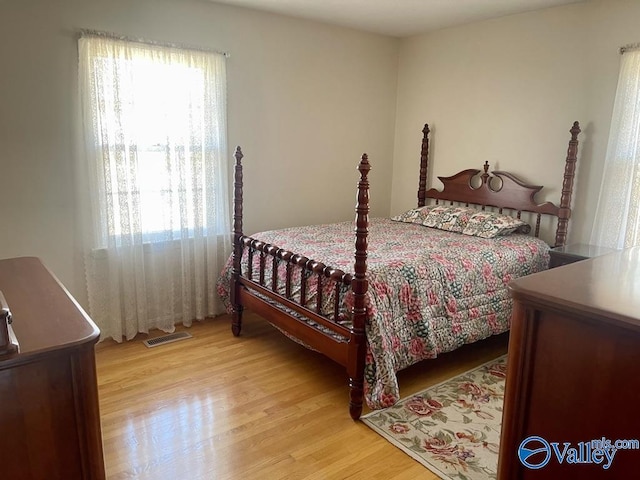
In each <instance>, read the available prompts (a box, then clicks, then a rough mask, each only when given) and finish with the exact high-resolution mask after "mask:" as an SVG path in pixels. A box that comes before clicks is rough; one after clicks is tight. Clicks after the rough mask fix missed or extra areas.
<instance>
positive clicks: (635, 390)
mask: <svg viewBox="0 0 640 480" xmlns="http://www.w3.org/2000/svg"><path fill="white" fill-rule="evenodd" d="M510 288H511V292H512V295H513V298H514V300H515V305H514V312H513V318H512V326H511V336H510V340H509V357H508V371H507V384H506V392H505V405H504V414H503V424H502V437H501V444H500V458H499V466H498V478H499V479H501V480H516V479H529V478H535V479H554V480H555V479H563V478H567V479H569V478H579V479H581V480H583V479H584V480H589V479H600V478H606V479H629V478H636V476H637V473H636V472H637V470H638V462H639V461H640V450H630V449H624V450H618V451H617V452H616V453H615V456H614V457H613V459H612V460H611V461H610V462H609V461H608V459H607V458H606V457H604V458H603V457H602V456H601V455H600V454H598V453H595V452H594V450H595V449H594V447H597V444H594V445H590V446H589V447H587V445H586V443H589V442H590V441H591V440H596V439H602V438H603V437H605V439H607V440H611V441H615V440H636V439H640V415H638V411H639V410H638V409H639V408H640V248H633V249H630V250H625V251H621V252H617V253H611V254H608V255H603V256H600V257H596V258H592V259H588V260H584V261H581V262H577V263H573V264H571V265H567V266H564V267H562V268H556V269H552V270H548V271H545V272H541V273H538V274H534V275H530V276H527V277H523V278H520V279H518V280H516V281H514V282H513V283H512V284H511V286H510ZM530 436H538V437H540V438H542V439H544V441H545V442H546V443H547V444H548V445H550V444H551V443H552V442H556V443H557V446H556V448H558V450H559V452H560V453H561V454H562V453H564V455H561V457H562V462H560V461H559V460H558V456H557V455H556V454H555V451H554V447H553V446H552V445H551V448H548V447H547V446H546V445H545V444H544V443H542V442H540V441H539V440H530V441H528V442H526V443H525V442H524V441H525V440H526V439H528V438H529V437H530ZM580 442H582V445H581V444H580ZM565 443H570V445H569V446H565ZM521 447H523V448H522V449H521ZM571 448H575V452H574V451H572V450H570V449H571ZM537 449H540V451H539V452H538V453H537V454H535V455H532V456H531V457H527V455H528V453H529V452H530V451H533V450H537ZM528 451H529V452H528ZM547 452H549V455H548V456H549V458H548V463H546V464H545V465H543V466H541V468H539V469H531V468H528V467H525V466H524V465H523V463H522V460H521V459H522V458H525V459H527V460H526V461H527V462H528V463H529V464H530V466H531V465H533V466H540V465H541V463H543V462H544V460H545V458H547V457H546V455H547ZM569 460H571V461H572V462H573V463H571V462H570V461H569ZM576 460H586V462H585V461H583V462H582V463H579V464H578V463H576V462H575V461H576ZM606 464H609V468H607V469H605V468H604V465H606Z"/></svg>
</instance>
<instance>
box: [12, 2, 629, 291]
mask: <svg viewBox="0 0 640 480" xmlns="http://www.w3.org/2000/svg"><path fill="white" fill-rule="evenodd" d="M638 19H640V1H638V0H594V1H591V2H588V3H583V4H575V5H570V6H566V7H559V8H553V9H548V10H543V11H538V12H531V13H526V14H522V15H515V16H510V17H503V18H499V19H496V20H490V21H485V22H478V23H475V24H470V25H466V26H462V27H458V28H450V29H445V30H441V31H438V32H434V33H431V34H425V35H419V36H415V37H410V38H407V39H403V40H398V39H392V38H388V37H384V36H378V35H370V34H366V33H361V32H356V31H353V30H349V29H344V28H339V27H332V26H328V25H323V24H320V23H315V22H307V21H303V20H296V19H292V18H287V17H283V16H278V15H270V14H265V13H259V12H254V11H251V10H245V9H239V8H234V7H228V6H222V5H216V4H212V3H210V2H208V1H204V0H203V1H198V0H136V1H135V2H131V1H127V0H0V58H1V59H2V61H1V62H0V185H1V187H0V195H1V197H0V198H1V199H0V228H2V233H1V234H0V258H5V257H12V256H18V255H36V256H39V257H41V258H42V259H43V260H44V261H45V263H46V264H47V265H48V266H49V267H50V268H51V269H52V270H53V271H54V272H55V273H56V274H57V275H58V276H59V278H60V279H61V280H62V281H63V282H64V283H65V284H66V285H67V286H68V288H69V289H70V290H71V292H72V293H73V294H74V295H76V296H77V297H78V299H79V300H80V301H81V303H83V302H84V298H85V292H84V279H83V270H82V261H81V255H80V248H79V243H78V241H77V238H78V235H77V232H78V227H79V226H78V225H77V222H76V221H75V210H76V202H75V179H74V164H75V162H76V151H77V149H76V148H75V145H76V143H77V139H78V122H77V114H76V110H77V97H76V95H77V81H76V75H77V67H76V65H77V47H76V38H77V37H76V31H77V29H79V28H93V29H97V30H106V31H112V32H116V33H121V34H125V35H131V36H140V37H146V38H149V39H154V40H160V41H170V42H171V41H172V42H182V43H187V44H193V45H201V46H204V47H210V48H214V49H219V50H224V51H228V52H230V53H231V57H230V58H229V60H228V62H229V63H228V80H229V105H228V111H229V146H230V153H232V147H233V146H235V145H236V144H241V145H242V146H243V149H244V152H245V162H244V163H245V167H246V168H245V185H246V188H245V205H246V216H245V218H246V222H245V225H246V231H247V232H249V233H252V232H255V231H257V230H263V229H271V228H277V227H284V226H290V225H301V224H308V223H321V222H332V221H338V220H344V219H349V218H351V217H352V216H353V205H354V195H355V183H356V180H357V172H356V170H355V168H356V165H357V161H358V158H359V156H360V154H361V153H362V152H364V151H366V152H368V153H369V154H370V158H371V161H372V164H373V170H372V173H371V185H372V187H371V188H372V195H371V199H372V208H373V210H372V215H386V214H388V213H396V212H399V211H401V210H404V209H407V208H410V207H413V206H414V205H415V203H416V190H417V173H418V160H419V147H420V138H421V129H422V125H423V124H424V123H425V122H429V123H430V124H431V126H432V129H433V132H432V140H433V142H432V147H433V157H432V160H433V165H432V166H433V168H432V171H431V176H432V178H433V174H434V173H435V174H437V175H449V174H451V173H453V172H456V171H458V170H459V169H461V168H469V167H471V166H472V165H473V166H477V167H478V168H480V166H481V165H482V164H483V163H484V161H485V160H489V162H491V164H492V167H493V168H501V169H505V170H512V171H514V172H519V173H522V174H523V175H524V177H525V179H526V180H531V181H535V182H539V183H542V184H544V185H545V186H547V187H548V189H547V196H546V198H547V199H550V200H554V201H557V200H558V199H559V194H560V187H561V182H562V169H563V161H564V157H565V154H566V147H567V141H568V139H569V133H568V130H569V128H570V126H571V122H573V121H574V120H580V122H581V124H582V126H583V134H582V135H581V137H580V140H581V155H580V158H579V166H578V174H577V178H576V186H575V195H574V218H573V222H572V224H571V226H570V232H569V240H570V241H588V238H589V234H590V231H591V223H592V217H593V211H594V209H595V205H596V201H597V194H598V190H599V181H600V173H601V170H602V162H603V159H604V153H605V151H606V141H607V136H608V129H609V123H610V115H611V110H612V106H613V98H614V94H615V87H616V81H617V75H618V64H619V55H618V53H617V49H618V47H619V46H621V45H624V44H627V43H631V42H637V41H640V33H639V31H638V30H637V24H638ZM396 92H397V98H396ZM396 100H397V104H396ZM394 134H395V137H394ZM394 142H395V143H394ZM392 159H393V162H392ZM392 175H393V179H392ZM328 184H331V186H330V187H329V186H326V185H328ZM285 185H286V188H285V187H284V186H285Z"/></svg>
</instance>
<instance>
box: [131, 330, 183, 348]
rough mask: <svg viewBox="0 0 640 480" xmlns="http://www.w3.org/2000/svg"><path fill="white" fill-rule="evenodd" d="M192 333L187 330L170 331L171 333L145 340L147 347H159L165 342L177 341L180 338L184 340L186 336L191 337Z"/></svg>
mask: <svg viewBox="0 0 640 480" xmlns="http://www.w3.org/2000/svg"><path fill="white" fill-rule="evenodd" d="M191 336H192V335H191V334H190V333H187V332H176V333H170V334H169V335H163V336H162V337H156V338H150V339H149V340H145V341H143V342H142V343H144V344H145V345H146V346H147V347H149V348H151V347H158V346H160V345H164V344H165V343H171V342H177V341H178V340H184V339H185V338H191Z"/></svg>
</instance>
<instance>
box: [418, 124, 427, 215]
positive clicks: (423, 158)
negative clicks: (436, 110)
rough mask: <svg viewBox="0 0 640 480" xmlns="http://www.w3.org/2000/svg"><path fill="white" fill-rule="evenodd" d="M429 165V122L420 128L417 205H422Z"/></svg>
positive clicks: (424, 197)
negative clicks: (420, 146)
mask: <svg viewBox="0 0 640 480" xmlns="http://www.w3.org/2000/svg"><path fill="white" fill-rule="evenodd" d="M428 166H429V124H428V123H425V124H424V128H423V129H422V149H421V150H420V181H419V182H418V207H424V205H425V203H426V198H427V197H426V195H425V193H426V191H427V170H428V169H427V167H428Z"/></svg>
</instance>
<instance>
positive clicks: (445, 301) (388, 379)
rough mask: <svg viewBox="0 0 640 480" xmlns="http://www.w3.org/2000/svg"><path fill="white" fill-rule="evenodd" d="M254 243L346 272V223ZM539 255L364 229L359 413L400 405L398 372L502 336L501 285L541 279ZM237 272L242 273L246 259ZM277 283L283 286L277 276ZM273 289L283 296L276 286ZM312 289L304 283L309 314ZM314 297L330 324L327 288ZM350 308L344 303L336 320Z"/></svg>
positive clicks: (436, 234)
mask: <svg viewBox="0 0 640 480" xmlns="http://www.w3.org/2000/svg"><path fill="white" fill-rule="evenodd" d="M253 238H257V239H259V240H261V241H263V242H266V243H271V244H273V245H277V246H278V247H280V248H284V249H287V250H289V251H292V252H294V253H299V254H303V255H305V256H307V257H308V258H311V259H313V260H316V261H320V262H323V263H325V264H326V265H330V266H332V267H336V268H340V269H342V270H344V271H345V272H352V271H353V261H354V259H353V252H354V224H353V222H344V223H337V224H331V225H313V226H308V227H296V228H288V229H283V230H274V231H269V232H262V233H259V234H256V235H253ZM548 250H549V247H548V246H547V245H546V243H545V242H543V241H542V240H539V239H536V238H534V237H531V236H528V235H523V234H512V235H507V236H504V237H497V238H492V239H485V238H479V237H472V236H468V235H463V234H460V233H452V232H446V231H442V230H437V229H433V228H429V227H424V226H422V225H416V224H409V223H401V222H395V221H392V220H391V219H386V218H378V219H372V220H371V221H370V224H369V249H368V251H369V257H368V261H367V278H368V280H369V291H368V293H367V310H368V314H369V323H368V324H367V326H366V330H367V358H366V366H365V385H364V391H365V399H366V401H367V404H368V406H369V407H370V408H372V409H377V408H384V407H388V406H390V405H393V404H394V403H396V402H397V401H398V400H399V399H400V394H399V388H398V382H397V379H396V372H398V371H400V370H402V369H403V368H406V367H408V366H410V365H412V364H414V363H416V362H418V361H420V360H423V359H428V358H435V357H436V356H437V355H438V354H440V353H445V352H449V351H452V350H455V349H456V348H458V347H460V346H462V345H464V344H466V343H472V342H475V341H477V340H481V339H483V338H486V337H489V336H490V335H494V334H498V333H502V332H504V331H506V330H508V328H509V322H510V315H511V307H512V301H511V298H510V295H509V292H508V290H507V285H508V284H509V282H510V281H511V280H513V279H515V278H517V277H520V276H523V275H528V274H531V273H535V272H538V271H541V270H544V269H546V268H547V265H548V263H549V253H548ZM255 257H258V255H255ZM256 261H257V258H254V264H255V262H256ZM243 263H244V265H243V272H245V271H246V264H247V258H246V254H245V255H244V256H243ZM231 270H232V268H231V259H229V261H228V262H227V266H226V267H225V269H224V270H223V272H222V274H221V276H220V278H219V280H218V293H219V294H220V295H221V296H222V298H223V299H224V300H225V302H226V304H227V308H228V309H229V310H230V309H231V306H230V305H229V285H230V279H231ZM254 271H255V272H257V268H254ZM298 275H299V273H298ZM278 276H279V277H283V276H284V266H283V268H282V269H279V272H278ZM254 279H256V273H254ZM267 281H269V279H267ZM292 283H296V284H297V283H298V282H292ZM267 285H270V283H267ZM279 285H280V286H281V289H283V288H284V281H280V282H279ZM313 285H315V282H309V291H308V299H309V302H310V304H311V305H315V304H314V303H311V302H313V301H314V300H313V299H314V296H315V291H314V289H313ZM322 290H323V293H324V294H323V310H326V313H327V314H331V312H332V310H333V297H332V291H333V288H332V287H331V286H329V285H328V286H327V287H326V288H323V289H322ZM294 295H299V292H294ZM350 300H351V298H350V296H349V295H346V296H345V299H344V304H345V307H344V312H347V311H348V305H349V304H350V303H351V301H350Z"/></svg>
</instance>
